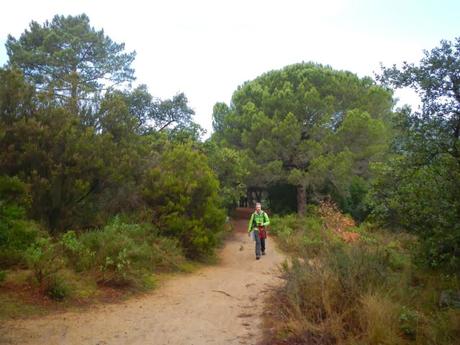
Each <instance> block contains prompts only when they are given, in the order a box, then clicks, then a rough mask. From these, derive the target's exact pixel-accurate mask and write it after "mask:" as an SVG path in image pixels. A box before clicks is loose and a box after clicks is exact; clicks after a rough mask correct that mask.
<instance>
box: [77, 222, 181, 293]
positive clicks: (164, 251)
mask: <svg viewBox="0 0 460 345" xmlns="http://www.w3.org/2000/svg"><path fill="white" fill-rule="evenodd" d="M73 236H74V235H69V238H72V241H70V242H74V241H76V239H75V238H73ZM78 242H79V243H78V244H75V245H74V247H76V248H79V251H83V252H84V253H91V254H90V256H91V257H92V260H91V261H90V263H91V266H90V267H87V268H88V269H91V270H93V271H95V273H96V275H97V279H98V281H99V282H101V283H105V284H112V285H131V286H134V287H141V286H143V285H145V284H144V283H143V281H144V280H145V276H146V275H149V274H151V273H152V272H153V271H158V270H178V269H180V267H181V265H182V263H183V261H184V260H183V256H182V252H181V250H180V248H179V246H178V243H177V241H174V240H171V239H166V238H162V237H160V236H159V234H158V230H156V229H155V228H154V227H153V226H151V225H148V224H126V223H122V222H121V221H120V220H119V219H118V218H114V220H113V221H112V222H110V223H109V224H107V225H106V226H105V227H104V228H102V229H101V230H94V231H89V232H86V233H84V234H82V235H81V236H80V238H79V239H78ZM85 260H86V259H85ZM77 265H79V266H82V267H84V266H85V265H84V264H83V263H81V262H78V260H77Z"/></svg>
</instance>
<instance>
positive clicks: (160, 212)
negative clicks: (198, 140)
mask: <svg viewBox="0 0 460 345" xmlns="http://www.w3.org/2000/svg"><path fill="white" fill-rule="evenodd" d="M218 191H219V182H218V180H217V179H216V176H215V175H214V173H213V171H212V170H211V169H210V167H209V165H208V163H207V159H206V156H204V155H203V154H201V153H199V152H197V151H195V150H194V149H193V148H192V147H191V146H190V145H177V146H173V147H172V148H168V149H166V150H165V152H163V154H162V157H161V160H160V163H159V165H158V166H156V167H154V168H152V169H150V171H148V172H147V176H146V179H145V181H144V187H143V196H144V199H145V201H146V203H147V204H148V205H149V206H150V207H151V208H152V210H153V220H154V223H155V224H156V225H157V226H158V228H159V229H160V231H161V234H163V235H166V236H168V237H172V238H175V239H177V240H179V241H180V243H181V245H182V247H183V249H184V252H185V254H186V256H187V257H189V258H193V259H200V258H205V257H206V256H209V255H211V254H212V253H213V249H214V248H215V246H216V245H217V243H218V241H217V239H218V234H219V233H220V232H222V230H223V226H224V223H225V212H224V210H223V208H221V207H220V205H221V200H220V198H219V195H218Z"/></svg>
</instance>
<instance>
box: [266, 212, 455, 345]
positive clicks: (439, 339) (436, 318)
mask: <svg viewBox="0 0 460 345" xmlns="http://www.w3.org/2000/svg"><path fill="white" fill-rule="evenodd" d="M315 217H316V216H315V215H314V214H310V215H308V216H306V217H304V218H299V217H295V216H288V217H283V218H278V217H272V218H273V223H272V226H273V230H274V231H275V232H276V234H277V238H278V239H279V242H280V245H281V246H282V247H283V248H284V249H285V250H287V251H288V253H290V254H291V255H292V256H293V258H292V264H290V265H289V264H285V265H284V266H283V276H284V278H285V280H286V283H285V285H284V286H283V287H282V288H281V289H280V290H278V291H277V292H276V294H275V295H274V298H275V301H276V302H275V305H274V306H272V307H273V308H272V309H271V310H272V311H273V310H276V312H274V314H275V317H277V318H278V321H277V322H276V326H275V327H276V329H277V334H278V338H280V340H282V341H283V342H282V343H293V344H350V345H351V344H362V345H364V344H369V345H374V344H410V343H417V344H446V345H447V344H452V343H453V342H454V339H456V337H458V335H459V334H460V323H456V322H455V321H456V320H459V319H460V310H453V309H450V310H449V311H446V310H443V309H440V308H439V302H438V301H439V296H440V294H441V292H442V291H448V290H449V289H450V290H453V291H457V290H458V288H459V286H460V281H459V279H458V277H456V276H450V275H447V276H444V275H442V274H440V273H436V272H429V273H424V272H423V271H420V269H419V268H417V267H416V266H415V265H414V264H413V262H412V257H413V255H412V252H411V251H413V250H414V248H417V245H414V243H413V242H414V241H415V239H414V236H409V235H406V234H403V233H400V234H397V235H395V234H392V233H388V232H383V231H377V230H375V229H372V227H370V226H366V227H362V228H360V234H361V235H362V237H361V239H362V240H359V241H357V242H354V243H351V244H350V243H345V242H343V241H342V240H338V237H337V236H330V233H333V231H327V230H326V229H324V228H323V227H322V225H321V224H322V222H323V221H322V220H321V219H316V218H315ZM366 228H369V229H372V232H369V231H368V230H366ZM315 229H316V230H315ZM328 233H329V234H328ZM299 239H303V241H299ZM450 290H449V291H450Z"/></svg>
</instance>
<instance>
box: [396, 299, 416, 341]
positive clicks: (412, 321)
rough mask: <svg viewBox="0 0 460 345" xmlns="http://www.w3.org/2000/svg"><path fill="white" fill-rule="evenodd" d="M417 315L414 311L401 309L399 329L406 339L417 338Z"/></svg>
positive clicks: (405, 308) (406, 308) (404, 307)
mask: <svg viewBox="0 0 460 345" xmlns="http://www.w3.org/2000/svg"><path fill="white" fill-rule="evenodd" d="M418 321H419V315H418V313H417V312H416V311H415V310H412V309H409V308H408V307H406V306H403V307H402V308H401V311H400V314H399V328H400V329H401V331H402V332H403V333H404V335H405V336H406V337H408V338H409V339H411V340H415V338H416V336H417V324H418Z"/></svg>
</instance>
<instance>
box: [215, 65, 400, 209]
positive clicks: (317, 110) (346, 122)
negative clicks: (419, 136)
mask: <svg viewBox="0 0 460 345" xmlns="http://www.w3.org/2000/svg"><path fill="white" fill-rule="evenodd" d="M392 106H393V100H392V94H391V92H389V91H387V90H385V89H384V88H381V87H379V86H377V85H375V83H374V82H373V81H372V80H371V79H370V78H363V79H359V78H358V77H357V76H356V75H354V74H352V73H350V72H344V71H335V70H333V69H332V68H330V67H325V66H322V65H317V64H313V63H301V64H296V65H291V66H287V67H285V68H284V69H282V70H278V71H271V72H268V73H265V74H263V75H262V76H260V77H258V78H256V79H255V80H253V81H250V82H246V83H245V84H243V85H242V86H240V87H238V89H237V90H236V91H235V93H234V94H233V97H232V102H231V104H230V106H226V105H224V104H220V103H219V104H216V106H215V107H214V114H213V119H214V122H213V126H214V129H215V130H216V133H215V135H214V136H215V138H216V140H218V141H219V142H220V143H222V145H224V146H229V147H232V148H235V149H244V150H247V152H248V154H249V157H250V160H249V161H250V162H249V170H250V175H249V177H248V179H247V184H248V185H249V186H261V187H262V186H265V187H266V186H267V185H272V184H276V183H286V182H287V183H289V184H291V185H294V186H296V188H297V209H298V212H299V213H303V211H304V209H305V204H306V199H307V194H306V192H307V189H308V190H312V189H313V190H316V191H317V192H319V191H320V190H321V189H322V186H323V185H324V183H325V182H326V181H327V182H330V183H331V184H332V185H333V186H334V188H335V189H337V190H338V191H339V192H341V193H345V194H346V193H348V190H347V189H348V187H347V186H348V185H349V183H350V181H349V178H347V176H349V175H350V173H352V172H354V173H357V174H359V175H360V176H362V177H368V175H369V171H368V165H369V162H370V161H372V160H375V159H378V157H379V155H380V151H381V150H383V149H384V148H385V145H386V143H387V133H386V123H387V122H388V121H389V119H391V117H392V113H391V108H392Z"/></svg>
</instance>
